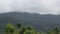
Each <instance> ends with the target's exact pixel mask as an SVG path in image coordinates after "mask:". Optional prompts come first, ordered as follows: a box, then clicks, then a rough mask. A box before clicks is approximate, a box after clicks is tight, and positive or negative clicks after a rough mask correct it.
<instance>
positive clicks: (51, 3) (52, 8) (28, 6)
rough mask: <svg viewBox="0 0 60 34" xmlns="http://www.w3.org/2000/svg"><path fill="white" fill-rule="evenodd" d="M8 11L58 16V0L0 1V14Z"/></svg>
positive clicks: (59, 1) (59, 2) (59, 12)
mask: <svg viewBox="0 0 60 34" xmlns="http://www.w3.org/2000/svg"><path fill="white" fill-rule="evenodd" d="M10 11H21V12H30V13H39V14H60V0H0V13H3V12H10Z"/></svg>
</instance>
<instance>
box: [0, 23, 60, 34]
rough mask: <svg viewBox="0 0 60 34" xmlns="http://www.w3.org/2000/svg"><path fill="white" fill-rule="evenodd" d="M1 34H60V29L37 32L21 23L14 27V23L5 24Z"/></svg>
mask: <svg viewBox="0 0 60 34" xmlns="http://www.w3.org/2000/svg"><path fill="white" fill-rule="evenodd" d="M0 28H1V25H0ZM0 34H60V31H59V30H58V28H57V27H56V28H54V29H52V30H51V31H48V32H46V33H45V32H41V31H40V32H39V31H36V30H35V29H34V28H33V27H31V26H22V24H20V23H16V25H13V24H12V23H8V24H5V27H4V29H3V31H2V32H1V31H0Z"/></svg>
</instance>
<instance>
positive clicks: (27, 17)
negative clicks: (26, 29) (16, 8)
mask: <svg viewBox="0 0 60 34" xmlns="http://www.w3.org/2000/svg"><path fill="white" fill-rule="evenodd" d="M8 22H11V23H13V24H16V23H17V22H20V23H22V24H23V25H30V26H33V27H34V28H36V29H37V30H38V31H48V30H50V29H52V28H54V27H56V26H58V27H59V28H60V15H40V14H35V13H34V14H30V13H21V12H10V13H2V14H0V23H1V24H6V23H8Z"/></svg>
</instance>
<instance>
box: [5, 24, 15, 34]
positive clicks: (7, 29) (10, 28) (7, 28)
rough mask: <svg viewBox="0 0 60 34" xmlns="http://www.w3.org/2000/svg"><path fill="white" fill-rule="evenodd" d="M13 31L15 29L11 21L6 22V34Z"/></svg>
mask: <svg viewBox="0 0 60 34" xmlns="http://www.w3.org/2000/svg"><path fill="white" fill-rule="evenodd" d="M14 31H15V27H14V25H12V24H11V23H8V24H7V25H6V29H5V32H6V34H10V33H14Z"/></svg>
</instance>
